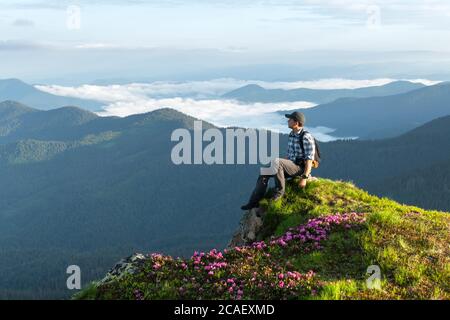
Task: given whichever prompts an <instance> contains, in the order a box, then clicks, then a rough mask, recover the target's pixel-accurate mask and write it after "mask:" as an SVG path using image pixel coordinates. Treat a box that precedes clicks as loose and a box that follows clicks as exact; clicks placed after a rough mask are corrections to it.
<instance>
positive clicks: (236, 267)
mask: <svg viewBox="0 0 450 320" xmlns="http://www.w3.org/2000/svg"><path fill="white" fill-rule="evenodd" d="M364 221H365V217H364V215H363V214H359V213H348V214H336V215H331V216H322V217H319V218H316V219H311V220H309V221H308V222H307V223H306V224H305V225H300V226H298V227H296V228H291V229H289V230H288V231H287V232H286V233H285V234H284V235H283V236H281V237H278V238H275V237H273V238H271V239H269V241H267V242H265V241H259V242H254V243H253V244H252V245H250V246H243V247H235V248H232V249H225V250H223V252H221V251H218V250H216V249H213V250H211V251H209V252H194V254H193V255H192V257H190V258H189V259H181V258H177V259H174V258H172V257H170V256H164V255H161V254H157V253H154V254H151V255H149V256H148V259H147V260H146V262H145V264H144V267H143V268H142V269H141V270H140V272H139V273H137V274H133V275H128V276H127V277H125V279H123V280H120V281H116V282H113V283H110V284H105V285H103V286H102V287H100V288H99V291H98V294H99V295H101V294H102V292H108V293H109V294H110V295H111V294H112V295H113V296H112V297H109V298H116V299H117V298H119V299H120V298H125V299H139V300H140V299H167V298H171V299H237V300H240V299H298V298H305V297H309V296H314V295H315V294H316V293H317V292H318V290H320V287H321V282H320V280H319V279H318V277H317V275H316V274H315V273H314V271H312V270H311V271H309V272H307V273H300V272H297V271H296V270H294V267H293V266H292V265H291V264H290V262H289V261H288V258H289V256H290V255H291V254H293V253H294V254H301V253H307V252H310V251H312V250H320V249H321V248H322V241H324V240H326V239H327V237H328V235H329V234H330V232H331V231H333V230H334V229H336V228H343V230H345V229H349V228H354V227H357V226H359V225H361V224H362V223H364Z"/></svg>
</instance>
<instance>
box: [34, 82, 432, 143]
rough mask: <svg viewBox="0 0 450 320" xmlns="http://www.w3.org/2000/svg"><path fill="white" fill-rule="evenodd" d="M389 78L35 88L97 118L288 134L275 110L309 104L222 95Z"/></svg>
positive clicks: (324, 132) (324, 135)
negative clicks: (94, 111)
mask: <svg viewBox="0 0 450 320" xmlns="http://www.w3.org/2000/svg"><path fill="white" fill-rule="evenodd" d="M392 81H395V79H374V80H349V79H322V80H316V81H297V82H265V81H243V80H236V79H229V78H224V79H214V80H211V81H190V82H167V81H157V82H152V83H132V84H127V85H108V86H98V85H82V86H78V87H65V86H57V85H48V86H47V85H45V86H43V85H39V86H36V88H37V89H39V90H42V91H46V92H49V93H52V94H55V95H60V96H70V97H77V98H82V99H90V100H98V101H102V102H104V103H105V107H104V111H102V112H99V113H98V114H99V115H101V116H120V117H124V116H128V115H132V114H138V113H145V112H149V111H153V110H157V109H161V108H165V107H169V108H173V109H175V110H178V111H180V112H183V113H185V114H188V115H191V116H193V117H195V118H199V119H202V120H205V121H208V122H211V123H213V124H215V125H217V126H220V127H227V126H240V127H247V128H264V129H269V130H275V131H279V132H284V133H286V132H288V131H289V130H288V128H287V126H286V119H285V118H283V117H282V116H280V115H278V114H276V113H275V112H276V111H279V110H299V109H303V108H311V107H314V106H315V104H314V103H312V102H306V101H298V102H282V103H240V102H238V101H235V100H226V99H219V98H218V97H219V96H220V95H222V94H223V93H225V92H228V91H230V90H233V89H236V88H239V87H241V86H243V85H246V84H248V83H256V84H259V85H261V86H263V87H265V88H283V89H292V88H314V89H336V88H360V87H368V86H374V85H383V84H386V83H389V82H392ZM412 81H414V82H420V83H424V84H427V85H431V84H434V83H435V81H430V80H426V79H416V80H412ZM310 130H311V131H312V132H313V133H315V134H316V135H317V137H318V139H320V140H322V141H329V140H332V139H333V137H332V136H331V133H332V131H333V129H330V128H310Z"/></svg>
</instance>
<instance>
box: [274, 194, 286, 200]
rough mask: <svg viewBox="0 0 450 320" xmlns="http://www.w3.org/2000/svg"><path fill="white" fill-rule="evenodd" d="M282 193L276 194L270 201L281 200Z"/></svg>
mask: <svg viewBox="0 0 450 320" xmlns="http://www.w3.org/2000/svg"><path fill="white" fill-rule="evenodd" d="M283 195H284V194H283V193H276V194H275V195H274V196H273V197H272V201H277V200H280V199H281V198H283Z"/></svg>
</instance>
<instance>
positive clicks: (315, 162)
mask: <svg viewBox="0 0 450 320" xmlns="http://www.w3.org/2000/svg"><path fill="white" fill-rule="evenodd" d="M305 133H309V132H308V131H306V130H303V132H302V135H301V136H300V148H301V149H302V153H303V154H305V146H304V144H303V143H304V142H303V138H304V136H305ZM313 139H314V147H315V149H316V152H315V154H314V160H313V162H312V167H313V168H318V167H319V165H320V161H321V160H322V159H321V155H320V149H319V144H318V143H317V140H316V138H314V137H313Z"/></svg>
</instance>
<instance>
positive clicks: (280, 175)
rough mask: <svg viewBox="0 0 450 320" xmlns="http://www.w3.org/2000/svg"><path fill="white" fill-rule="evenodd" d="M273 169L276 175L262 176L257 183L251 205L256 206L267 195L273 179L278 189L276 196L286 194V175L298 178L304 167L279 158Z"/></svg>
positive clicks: (272, 164)
mask: <svg viewBox="0 0 450 320" xmlns="http://www.w3.org/2000/svg"><path fill="white" fill-rule="evenodd" d="M271 167H272V168H273V170H274V172H276V174H273V175H260V176H259V177H258V180H257V181H256V186H255V189H254V190H253V192H252V195H251V196H250V200H249V203H250V204H253V205H256V204H258V203H259V201H260V200H261V199H262V198H263V197H264V195H265V194H266V190H267V186H268V184H269V179H270V178H271V177H274V178H275V186H276V188H277V191H276V192H277V193H276V196H282V195H284V192H285V185H286V181H285V175H288V176H291V177H292V176H297V175H300V174H302V173H303V171H304V169H303V166H299V165H297V164H295V163H294V162H292V161H291V160H288V159H281V158H277V159H275V160H273V161H272V163H271Z"/></svg>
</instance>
